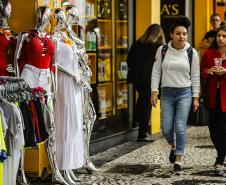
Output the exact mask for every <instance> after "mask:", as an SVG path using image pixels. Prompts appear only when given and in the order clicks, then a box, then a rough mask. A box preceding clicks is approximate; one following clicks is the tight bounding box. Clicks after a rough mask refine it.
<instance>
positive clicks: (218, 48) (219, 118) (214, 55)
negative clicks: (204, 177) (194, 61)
mask: <svg viewBox="0 0 226 185" xmlns="http://www.w3.org/2000/svg"><path fill="white" fill-rule="evenodd" d="M225 60H226V25H223V26H221V27H220V28H219V29H218V31H217V32H216V35H215V37H214V40H213V43H212V46H211V47H210V49H208V50H206V51H205V53H204V55H203V57H202V60H201V78H202V80H206V81H207V92H208V106H209V118H210V119H209V131H210V137H211V140H212V142H213V144H214V147H215V149H216V150H217V158H216V162H215V165H214V166H215V168H216V170H215V173H216V175H218V176H223V175H224V171H223V168H224V160H225V155H226V62H225Z"/></svg>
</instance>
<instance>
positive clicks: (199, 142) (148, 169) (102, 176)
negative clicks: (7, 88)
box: [77, 127, 226, 185]
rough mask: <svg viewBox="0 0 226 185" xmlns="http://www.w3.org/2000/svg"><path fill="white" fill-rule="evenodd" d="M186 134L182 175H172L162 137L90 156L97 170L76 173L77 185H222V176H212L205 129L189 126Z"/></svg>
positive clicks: (210, 150)
mask: <svg viewBox="0 0 226 185" xmlns="http://www.w3.org/2000/svg"><path fill="white" fill-rule="evenodd" d="M187 133H188V135H187V144H186V155H185V156H184V158H183V165H184V174H183V175H180V176H177V175H174V174H173V173H172V165H171V164H170V163H169V162H168V154H169V150H170V147H169V146H168V145H167V143H166V141H165V140H164V139H163V138H162V139H159V140H157V141H155V142H153V143H149V144H147V143H143V144H142V143H137V142H129V143H125V144H123V145H120V146H117V147H114V148H112V149H109V150H107V151H105V152H102V153H100V154H96V155H94V156H92V161H93V162H94V163H95V164H96V165H97V166H99V167H100V168H99V169H100V171H99V172H97V173H95V174H81V173H78V175H77V177H78V178H79V179H80V180H81V183H80V185H127V184H128V185H204V184H205V185H215V184H216V185H226V177H215V176H214V173H213V163H214V160H215V156H216V152H215V150H214V148H213V146H212V143H211V141H210V138H209V132H208V128H207V127H189V128H188V129H187ZM138 145H139V147H137V146H138ZM133 149H134V150H133ZM126 150H127V151H129V153H127V152H125V151H126ZM122 151H123V152H122Z"/></svg>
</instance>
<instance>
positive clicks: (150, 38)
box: [139, 24, 165, 44]
mask: <svg viewBox="0 0 226 185" xmlns="http://www.w3.org/2000/svg"><path fill="white" fill-rule="evenodd" d="M139 41H140V42H141V43H143V44H156V43H159V44H165V35H164V32H163V30H162V27H161V26H160V25H159V24H151V25H150V26H149V27H148V28H147V29H146V31H145V32H144V34H143V35H142V36H141V37H140V39H139Z"/></svg>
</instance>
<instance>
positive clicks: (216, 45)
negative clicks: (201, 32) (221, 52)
mask: <svg viewBox="0 0 226 185" xmlns="http://www.w3.org/2000/svg"><path fill="white" fill-rule="evenodd" d="M220 30H223V31H225V32H226V25H222V26H220V28H219V29H218V30H217V32H216V33H215V36H214V39H213V42H212V44H211V46H210V48H215V49H218V44H217V35H218V32H219V31H220Z"/></svg>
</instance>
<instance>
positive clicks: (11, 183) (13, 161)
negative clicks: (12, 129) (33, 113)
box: [3, 103, 25, 185]
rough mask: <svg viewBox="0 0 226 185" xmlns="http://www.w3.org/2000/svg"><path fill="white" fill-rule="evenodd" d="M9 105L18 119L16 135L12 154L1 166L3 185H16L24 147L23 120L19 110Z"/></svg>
mask: <svg viewBox="0 0 226 185" xmlns="http://www.w3.org/2000/svg"><path fill="white" fill-rule="evenodd" d="M11 105H12V106H13V107H14V111H15V116H17V117H18V119H16V120H18V122H17V123H14V124H17V125H16V127H17V134H16V135H15V137H14V141H13V153H12V156H8V157H7V159H6V161H5V162H4V164H3V169H4V173H3V185H16V176H17V172H18V168H19V163H20V156H21V152H20V150H21V148H22V147H23V146H24V144H25V142H24V133H23V119H22V117H21V113H20V109H19V108H18V107H17V106H16V105H15V104H13V103H11Z"/></svg>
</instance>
